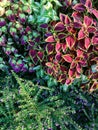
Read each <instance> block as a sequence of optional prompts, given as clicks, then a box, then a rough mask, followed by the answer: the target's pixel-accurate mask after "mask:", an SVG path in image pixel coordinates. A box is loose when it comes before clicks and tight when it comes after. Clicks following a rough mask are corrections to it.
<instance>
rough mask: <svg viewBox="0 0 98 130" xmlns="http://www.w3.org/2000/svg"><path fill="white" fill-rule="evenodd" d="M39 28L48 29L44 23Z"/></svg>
mask: <svg viewBox="0 0 98 130" xmlns="http://www.w3.org/2000/svg"><path fill="white" fill-rule="evenodd" d="M40 27H41V28H47V27H48V24H46V23H44V24H41V25H40Z"/></svg>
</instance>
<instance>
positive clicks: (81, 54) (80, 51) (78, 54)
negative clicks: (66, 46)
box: [77, 49, 84, 57]
mask: <svg viewBox="0 0 98 130" xmlns="http://www.w3.org/2000/svg"><path fill="white" fill-rule="evenodd" d="M83 53H84V52H83V51H82V50H80V49H78V50H77V57H81V56H83Z"/></svg>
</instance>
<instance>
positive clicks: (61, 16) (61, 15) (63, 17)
mask: <svg viewBox="0 0 98 130" xmlns="http://www.w3.org/2000/svg"><path fill="white" fill-rule="evenodd" d="M65 18H66V15H65V14H62V13H60V20H61V22H63V23H65Z"/></svg>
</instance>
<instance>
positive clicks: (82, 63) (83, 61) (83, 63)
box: [79, 59, 87, 67]
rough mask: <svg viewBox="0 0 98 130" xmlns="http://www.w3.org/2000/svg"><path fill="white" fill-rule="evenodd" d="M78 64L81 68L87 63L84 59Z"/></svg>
mask: <svg viewBox="0 0 98 130" xmlns="http://www.w3.org/2000/svg"><path fill="white" fill-rule="evenodd" d="M79 63H80V64H81V66H82V67H86V66H87V61H86V60H84V59H81V60H79Z"/></svg>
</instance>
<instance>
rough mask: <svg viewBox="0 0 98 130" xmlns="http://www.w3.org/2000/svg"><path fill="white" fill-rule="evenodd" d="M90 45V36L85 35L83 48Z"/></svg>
mask: <svg viewBox="0 0 98 130" xmlns="http://www.w3.org/2000/svg"><path fill="white" fill-rule="evenodd" d="M90 45H91V41H90V38H88V37H86V38H85V48H86V49H88V48H89V47H90Z"/></svg>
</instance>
